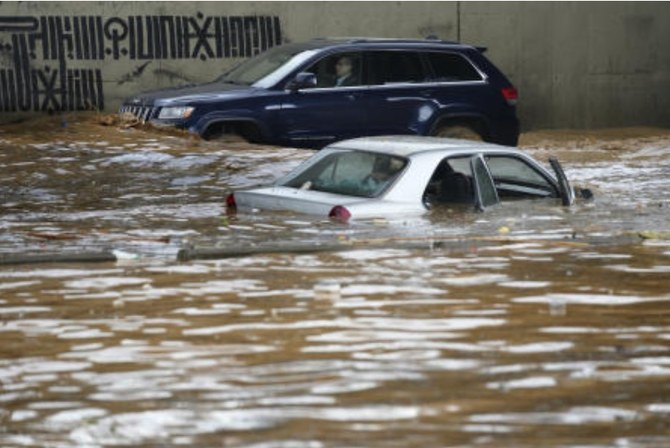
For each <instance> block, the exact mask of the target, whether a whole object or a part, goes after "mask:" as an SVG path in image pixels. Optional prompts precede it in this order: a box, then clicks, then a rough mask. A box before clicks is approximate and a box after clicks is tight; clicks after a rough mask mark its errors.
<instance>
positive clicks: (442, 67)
mask: <svg viewBox="0 0 670 448" xmlns="http://www.w3.org/2000/svg"><path fill="white" fill-rule="evenodd" d="M425 55H426V57H427V58H428V60H429V61H430V65H431V66H432V68H433V74H434V76H433V77H432V81H436V82H456V81H481V79H482V76H481V75H480V74H479V72H478V71H477V70H476V69H475V68H474V67H473V66H472V64H471V63H470V61H468V60H467V59H466V58H464V57H463V56H461V55H460V54H455V53H442V52H427V53H425Z"/></svg>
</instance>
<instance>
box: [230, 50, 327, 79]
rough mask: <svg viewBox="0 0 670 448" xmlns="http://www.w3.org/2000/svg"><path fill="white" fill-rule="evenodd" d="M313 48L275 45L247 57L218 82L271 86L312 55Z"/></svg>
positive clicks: (313, 52)
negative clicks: (263, 51) (256, 54)
mask: <svg viewBox="0 0 670 448" xmlns="http://www.w3.org/2000/svg"><path fill="white" fill-rule="evenodd" d="M315 53H316V51H314V50H304V49H302V48H296V47H294V46H282V47H276V48H273V49H271V50H268V51H266V52H265V53H261V54H259V55H258V56H256V57H253V58H251V59H247V60H246V61H244V62H242V63H241V64H239V65H238V66H236V67H235V68H233V69H232V70H230V71H229V72H227V73H226V74H224V75H223V76H221V77H220V78H218V79H217V81H219V82H227V83H229V84H238V85H245V86H251V85H253V86H254V87H263V88H267V87H271V86H273V85H274V84H276V83H277V82H278V81H279V80H280V79H282V78H283V77H284V76H286V75H287V74H289V73H290V72H291V71H292V70H294V69H295V68H296V67H298V66H299V65H300V64H302V63H303V62H305V61H306V60H307V59H309V58H310V57H311V56H312V55H314V54H315Z"/></svg>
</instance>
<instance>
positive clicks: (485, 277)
mask: <svg viewBox="0 0 670 448" xmlns="http://www.w3.org/2000/svg"><path fill="white" fill-rule="evenodd" d="M508 280H509V277H508V276H507V275H504V274H476V275H468V276H460V277H449V278H443V279H440V280H438V281H439V282H440V283H445V284H447V285H450V286H475V285H487V284H492V283H501V282H506V281H508Z"/></svg>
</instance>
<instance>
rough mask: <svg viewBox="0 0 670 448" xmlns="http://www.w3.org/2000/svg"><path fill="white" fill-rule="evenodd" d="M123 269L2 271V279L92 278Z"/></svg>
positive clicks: (115, 272) (0, 273) (120, 271)
mask: <svg viewBox="0 0 670 448" xmlns="http://www.w3.org/2000/svg"><path fill="white" fill-rule="evenodd" d="M121 273H123V271H122V270H121V269H111V270H110V269H108V270H96V269H34V270H27V271H0V278H31V277H37V278H39V277H44V278H65V277H91V276H94V275H107V274H121Z"/></svg>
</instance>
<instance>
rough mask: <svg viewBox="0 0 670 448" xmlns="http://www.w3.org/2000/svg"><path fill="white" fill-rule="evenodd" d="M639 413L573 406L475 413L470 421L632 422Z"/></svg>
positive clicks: (517, 422)
mask: <svg viewBox="0 0 670 448" xmlns="http://www.w3.org/2000/svg"><path fill="white" fill-rule="evenodd" d="M638 418H639V413H638V412H636V411H631V410H628V409H623V408H608V407H596V406H588V407H573V408H571V409H568V410H566V411H565V412H527V413H523V412H518V413H506V414H475V415H473V416H471V417H470V418H469V421H471V422H475V423H510V424H525V425H585V424H591V423H617V422H630V421H634V420H636V419H638Z"/></svg>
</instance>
